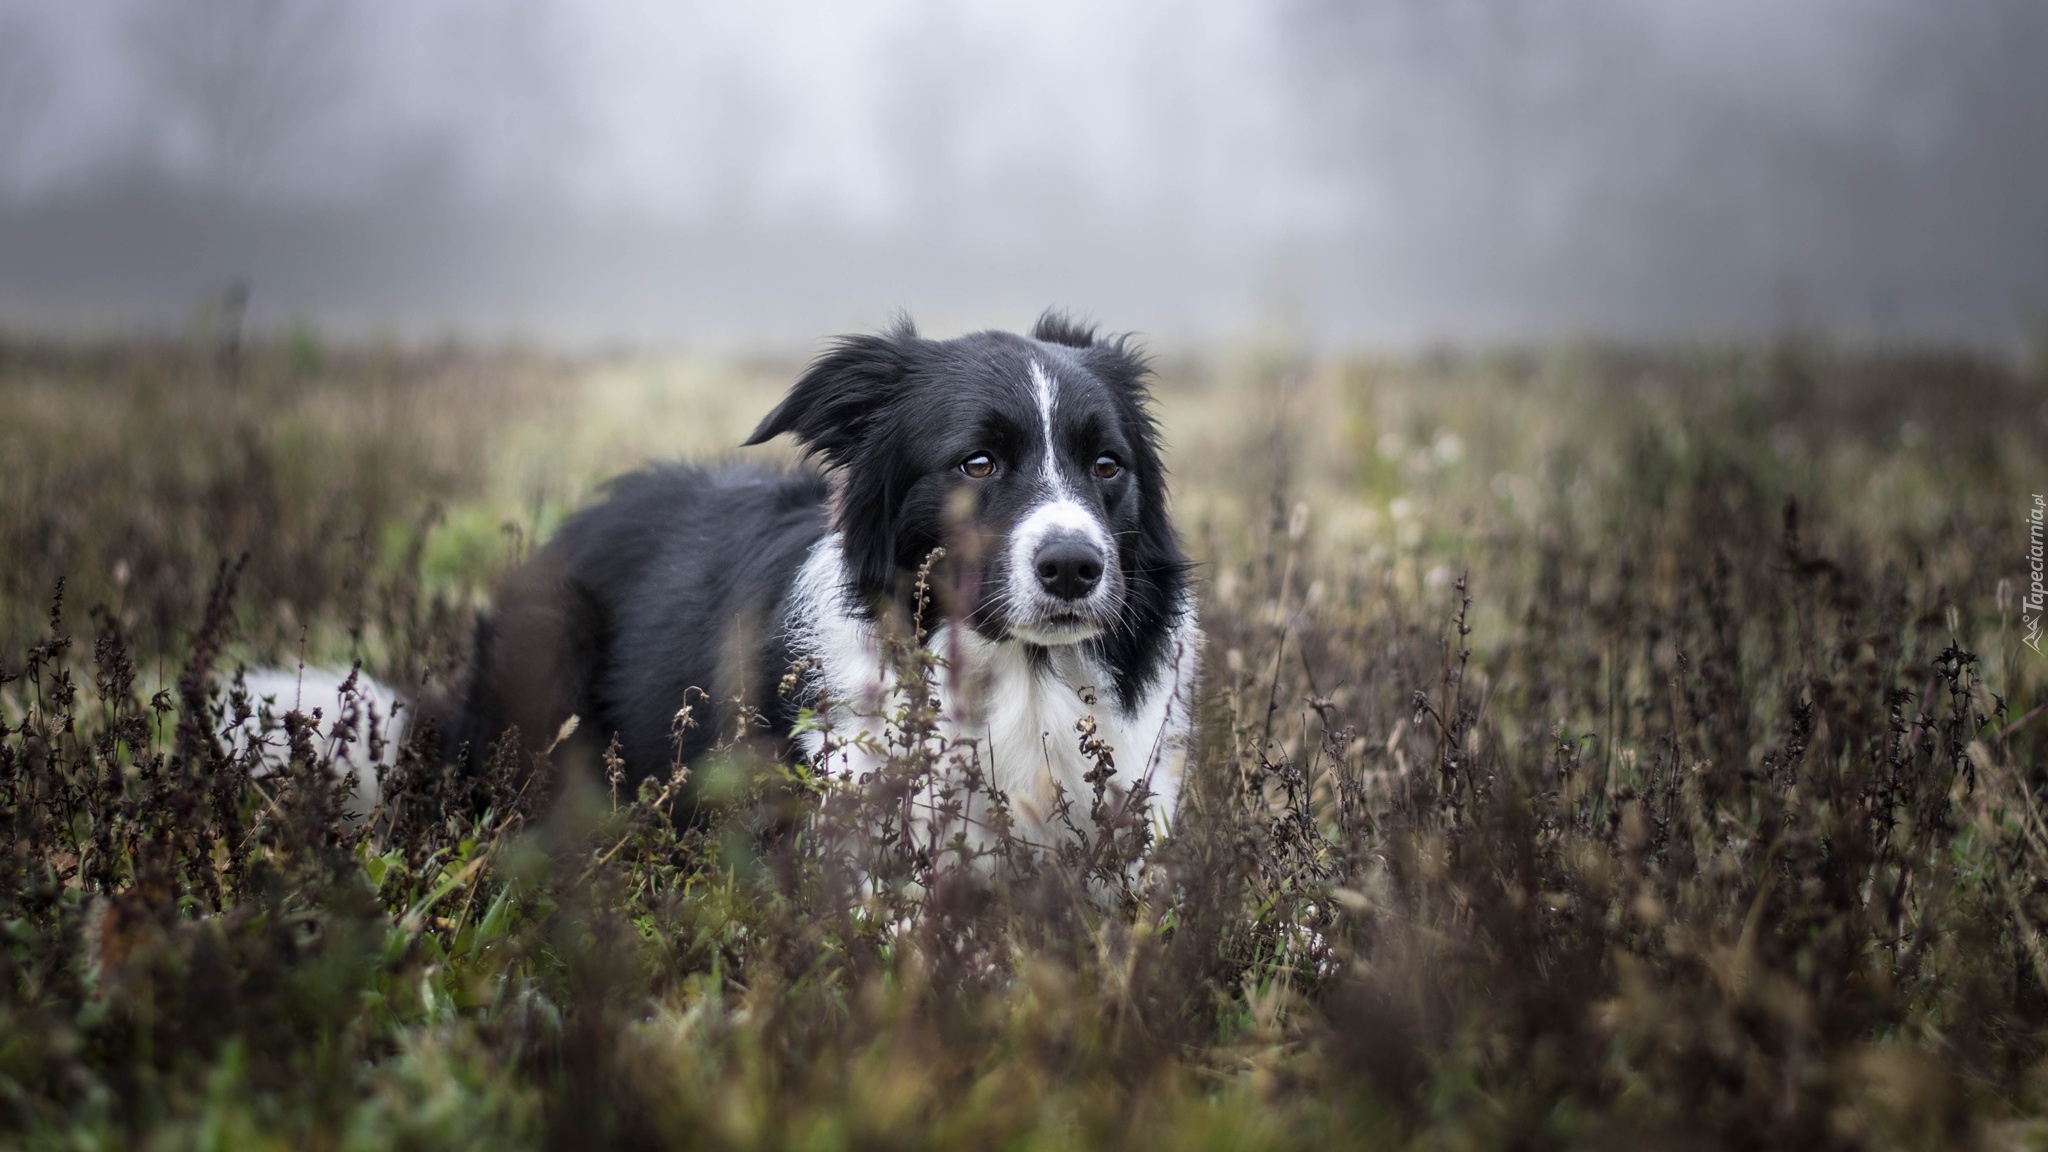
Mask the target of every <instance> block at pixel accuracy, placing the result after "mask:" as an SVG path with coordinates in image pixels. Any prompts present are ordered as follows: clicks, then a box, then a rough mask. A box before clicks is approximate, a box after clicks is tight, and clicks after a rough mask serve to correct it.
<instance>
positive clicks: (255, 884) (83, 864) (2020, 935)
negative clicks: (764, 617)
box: [0, 341, 2048, 1148]
mask: <svg viewBox="0 0 2048 1152" xmlns="http://www.w3.org/2000/svg"><path fill="white" fill-rule="evenodd" d="M316 351H318V354H309V351H308V348H307V347H306V346H304V345H303V344H295V345H290V346H284V345H280V346H278V347H261V346H259V347H254V348H251V349H248V350H246V351H245V352H243V353H241V354H240V355H238V356H235V357H233V358H231V359H230V358H224V357H223V356H221V355H220V354H219V353H218V352H216V351H210V350H207V351H198V350H194V349H191V348H188V347H184V346H181V345H174V344H163V345H149V346H143V345H111V346H103V347H75V346H54V345H40V344H35V343H21V342H17V343H12V344H5V345H0V676H6V677H8V678H9V681H8V682H7V683H5V684H0V723H4V724H5V725H6V726H7V727H6V728H5V730H4V731H0V825H4V828H5V847H4V848H0V977H4V983H0V1143H20V1144H23V1145H26V1146H46V1147H55V1146H60V1145H61V1146H66V1147H78V1146H107V1147H125V1146H132V1145H138V1144H145V1145H148V1146H152V1147H186V1146H192V1147H265V1146H292V1147H307V1146H313V1147H342V1146H346V1147H364V1148H369V1147H393V1146H403V1147H443V1146H471V1145H473V1146H478V1147H506V1146H522V1145H529V1144H531V1145H541V1144H546V1145H552V1146H560V1147H587V1146H599V1145H607V1144H617V1145H630V1146H642V1145H649V1146H652V1145H665V1144H673V1145H698V1144H701V1145H705V1146H716V1147H785V1146H794V1147H816V1148H840V1147H905V1146H931V1147H987V1146H994V1145H1001V1146H1006V1147H1031V1146H1045V1147H1069V1146H1077V1145H1094V1146H1103V1147H1217V1148H1224V1147H1275V1148H1279V1147H1323V1146H1328V1145H1331V1144H1340V1145H1360V1146H1385V1147H1410V1146H1413V1147H1446V1148H1448V1147H1458V1148H1466V1147H1563V1146H1600V1147H1605V1146H1612V1147H1727V1146H1744V1147H1779V1146H1790V1145H1800V1146H1806V1147H1922V1148H1947V1147H1965V1146H1973V1145H1974V1146H2012V1147H2032V1146H2044V1145H2048V1120H2044V1119H2043V1117H2044V1116H2048V1062H2044V1058H2048V944H2044V942H2043V940H2042V938H2041V932H2042V931H2043V929H2044V928H2048V823H2044V814H2043V812H2042V810H2041V808H2040V806H2039V803H2038V800H2037V797H2038V796H2039V794H2040V792H2041V790H2042V789H2043V787H2044V785H2048V764H2044V763H2043V757H2042V751H2043V749H2044V748H2048V735H2044V733H2048V720H2040V719H2036V718H2035V716H2036V714H2035V713H2034V711H2033V709H2034V708H2035V707H2036V706H2037V705H2038V704H2039V703H2040V702H2041V701H2042V699H2043V688H2044V684H2048V676H2044V666H2043V662H2042V657H2041V656H2040V655H2038V654H2037V653H2035V652H2034V651H2032V650H2031V649H2029V648H2028V647H2026V646H2025V645H2024V644H2023V642H2022V640H2023V636H2024V627H2025V624H2024V620H2023V615H2022V609H2023V603H2022V599H2023V597H2024V596H2025V594H2026V581H2027V579H2028V573H2027V557H2026V553H2027V549H2028V545H2029V541H2028V535H2027V523H2026V520H2025V517H2026V515H2027V513H2028V510H2029V509H2030V507H2031V506H2032V504H2031V501H2032V496H2033V493H2034V492H2035V491H2036V490H2037V489H2042V488H2044V487H2048V453H2044V452H2043V450H2042V448H2041V445H2042V443H2043V441H2044V437H2048V381H2044V380H2043V378H2042V377H2041V376H2040V375H2039V374H2038V373H2037V372H2034V371H2032V370H2029V369H2024V368H2020V367H2015V366H2012V365H2009V364H2005V363H2002V362H1995V361H1992V360H1987V359H1985V358H1982V357H1978V356H1973V355H1968V354H1962V353H1950V352H1943V351H1938V350H1928V351H1910V350H1908V351H1899V350H1894V351H1888V352H1884V353H1855V352H1847V351H1842V350H1838V349H1830V348H1827V347H1825V346H1821V345H1816V344H1807V343H1800V342H1796V341H1788V342H1785V343H1783V344H1780V345H1777V346H1774V347H1768V348H1748V349H1745V348H1709V347H1693V348H1656V349H1628V348H1601V347H1560V348H1553V349H1539V350H1524V351H1511V352H1499V353H1490V354H1469V355H1468V354H1458V353H1441V354H1436V355H1431V356H1423V357H1414V358H1404V359H1373V358H1353V359H1346V360H1341V361H1330V362H1325V361H1313V360H1309V359H1305V358H1302V357H1299V356H1296V355H1293V354H1290V353H1288V352H1287V351H1285V350H1282V349H1246V350H1243V351H1241V352H1238V353H1231V354H1216V355H1210V356H1201V357H1194V356H1174V355H1170V354H1169V355H1166V356H1163V357H1162V359H1161V360H1160V362H1159V369H1160V379H1159V382H1158V386H1157V393H1158V398H1159V414H1160V416H1161V419H1162V424H1163V427H1164V429H1165V433H1166V437H1167V440H1168V442H1169V456H1168V460H1169V466H1170V467H1171V469H1172V471H1173V476H1174V496H1175V503H1176V508H1177V515H1178V518H1179V522H1180V524H1181V527H1182V530H1183V532H1184V533H1185V534H1186V535H1187V537H1188V538H1189V541H1190V543H1191V545H1192V550H1193V552H1194V553H1195V555H1196V556H1197V557H1198V559H1199V560H1200V561H1201V563H1202V569H1201V583H1202V587H1203V591H1204V611H1205V622H1206V631H1207V633H1208V637H1209V639H1208V645H1209V652H1208V667H1209V673H1208V678H1207V683H1206V685H1205V693H1204V695H1205V704H1204V710H1205V715H1204V723H1203V737H1202V752H1201V755H1200V757H1199V762H1198V763H1197V764H1196V765H1195V767H1194V769H1193V771H1194V772H1195V781H1194V787H1192V789H1191V790H1190V794H1189V798H1188V803H1187V807H1186V808H1185V809H1184V811H1183V814H1182V819H1181V821H1180V823H1179V825H1178V826H1177V829H1176V833H1175V835H1174V837H1173V838H1172V839H1171V841H1169V842H1168V843H1167V844H1165V845H1163V846H1162V847H1161V848H1160V850H1159V851H1158V853H1157V856H1156V860H1157V865H1156V868H1155V869H1154V873H1153V876H1152V877H1151V881H1150V883H1149V884H1148V885H1147V886H1145V887H1144V888H1143V889H1142V890H1141V892H1140V893H1139V898H1137V899H1134V900H1131V901H1128V902H1126V903H1124V904H1123V905H1121V906H1119V907H1115V908H1107V907H1104V906H1102V905H1101V904H1100V903H1099V902H1096V901H1091V900H1090V899H1089V898H1087V897H1086V896H1085V894H1084V893H1083V889H1081V888H1079V887H1077V886H1076V884H1075V882H1074V877H1072V876H1061V875H1058V874H1057V871H1058V870H1057V869H1055V870H1054V874H1048V875H1039V876H1033V877H1029V878H1027V879H1026V880H1015V881H1008V882H998V881H991V882H988V883H980V882H974V881H966V880H963V881H962V882H961V884H960V885H958V886H957V887H958V888H959V889H960V890H959V891H954V890H953V889H952V888H948V889H946V890H945V891H935V892H934V893H932V894H931V896H930V898H929V899H930V906H929V907H928V908H926V910H925V911H924V912H923V913H922V916H921V919H920V920H919V921H918V922H917V923H916V925H915V926H914V927H911V928H907V929H905V928H899V927H891V925H892V924H896V923H898V921H896V920H894V919H892V918H891V917H890V916H889V915H886V914H878V911H877V908H878V903H877V902H878V901H879V903H880V907H881V912H883V913H887V912H889V911H891V910H893V909H895V908H896V905H894V904H891V903H890V901H892V900H899V899H903V898H904V897H903V896H902V893H900V892H899V893H895V894H893V895H890V894H884V895H882V896H879V897H878V896H876V895H874V894H872V893H868V894H863V893H862V892H861V891H859V890H858V886H853V887H851V888H849V887H848V886H847V885H844V884H837V885H835V884H834V883H832V882H831V878H830V876H829V874H828V873H829V868H827V867H826V865H825V863H824V862H822V858H821V857H820V856H819V855H818V854H817V851H816V850H815V848H814V847H811V846H810V842H809V841H807V840H806V839H805V837H803V836H794V837H793V836H792V834H791V833H789V831H788V828H789V823H788V821H787V819H786V815H787V813H786V812H780V813H779V814H778V812H779V809H778V806H779V805H786V804H787V803H788V798H787V796H786V794H784V793H783V792H779V791H777V789H776V788H775V787H773V786H772V781H771V778H773V777H775V776H776V775H777V771H776V769H775V768H774V766H772V765H766V764H761V763H758V762H755V761H750V760H748V759H747V758H746V757H745V756H744V755H742V751H743V750H739V749H736V750H735V752H734V754H733V756H732V758H731V761H730V765H728V767H729V768H730V770H732V771H739V772H741V773H742V775H743V776H744V777H745V780H744V781H743V782H742V783H741V784H740V785H738V786H737V787H736V788H735V789H734V790H735V791H736V792H737V793H738V794H739V796H740V798H739V799H737V800H734V801H733V802H732V803H730V804H729V805H727V806H726V808H724V809H722V810H721V812H720V813H719V814H717V815H716V816H714V817H712V818H711V819H710V820H708V821H706V822H704V823H703V824H700V825H698V826H695V827H689V828H683V829H675V828H672V827H670V826H669V825H668V823H667V822H666V820H665V819H663V818H662V817H661V815H660V813H659V809H658V808H657V807H655V806H651V805H649V804H647V803H644V802H636V800H635V798H634V797H631V796H624V797H620V796H616V795H614V796H609V797H607V796H605V795H603V790H602V787H601V785H600V786H597V787H585V788H582V789H577V788H574V787H571V788H568V789H567V790H566V792H565V798H564V799H563V800H562V801H561V803H560V804H559V805H539V804H536V803H535V802H534V801H533V799H532V796H533V793H529V792H525V791H521V790H519V789H517V788H516V786H515V784H516V782H514V781H511V780H507V781H504V782H493V783H492V784H491V785H490V787H493V788H496V787H499V785H500V783H502V785H503V787H502V789H501V790H500V791H497V792H491V793H489V794H488V795H487V796H485V799H486V800H487V801H491V803H490V804H489V808H490V811H489V814H488V815H486V816H482V817H479V816H477V815H476V814H475V811H473V810H472V809H471V808H470V806H469V805H468V804H467V803H466V802H464V801H465V800H467V799H471V798H473V797H474V792H473V791H471V792H465V791H464V790H463V789H464V788H465V787H467V786H465V785H462V784H460V783H459V782H455V781H452V780H451V779H449V778H446V777H444V776H442V775H440V774H439V772H438V766H435V765H430V764H411V765H410V766H408V768H407V769H406V774H405V775H404V779H403V780H402V781H400V782H399V783H398V784H397V785H396V786H394V788H393V795H394V796H395V797H396V798H397V799H396V800H394V802H393V808H394V809H395V810H388V811H386V812H385V813H384V814H383V816H382V817H381V818H380V819H379V820H375V821H372V822H371V824H370V825H369V826H368V827H367V828H364V829H352V828H350V827H348V826H347V825H346V824H345V822H343V821H341V820H340V819H339V818H338V816H337V812H336V807H335V804H334V797H333V795H332V789H331V787H327V786H325V785H323V783H322V777H321V774H320V770H321V767H322V764H323V761H324V759H325V757H326V756H327V755H328V749H327V747H326V746H325V745H323V744H322V743H321V742H320V741H319V740H317V739H313V738H311V736H312V735H318V734H317V733H315V734H310V735H309V734H307V733H306V730H305V729H304V728H303V727H292V725H296V724H298V723H299V722H298V721H296V720H294V721H290V722H289V723H288V725H287V727H288V728H290V730H291V732H292V734H293V736H294V738H295V739H298V738H300V737H305V738H303V739H300V742H299V745H298V749H297V752H296V753H295V756H294V768H293V771H292V772H291V773H289V774H288V775H287V776H285V777H282V778H272V779H270V780H268V781H264V780H252V779H250V778H249V774H248V771H247V769H248V765H247V764H246V763H242V762H239V761H236V760H235V758H234V756H233V753H232V750H224V749H221V748H219V747H208V746H207V744H208V741H207V740H206V739H204V734H205V733H206V732H208V731H210V730H211V729H212V728H213V727H215V725H216V721H217V713H219V712H222V711H231V710H232V709H233V708H234V707H236V702H235V701H233V700H232V699H231V698H229V697H227V696H224V695H223V694H222V693H220V692H219V691H218V690H214V689H212V688H210V687H209V685H210V684H211V683H212V678H211V676H209V675H200V674H199V673H205V672H207V670H208V669H209V668H211V669H213V670H214V671H216V672H218V673H221V674H225V673H226V672H227V671H228V670H229V669H231V668H232V666H233V664H234V663H235V662H236V661H238V660H239V661H246V662H248V663H250V664H255V663H278V662H282V663H286V664H289V663H291V662H293V661H296V660H299V659H304V660H306V661H307V662H308V663H309V664H312V663H321V664H330V665H341V666H346V665H347V664H348V663H349V662H350V661H352V660H360V661H362V663H363V666H364V668H365V670H366V671H367V672H370V673H372V674H375V675H377V676H379V677H380V678H382V679H385V680H387V681H388V682H391V683H394V684H399V685H402V686H405V687H407V688H419V687H421V686H424V685H429V684H433V683H437V682H445V681H446V680H447V679H448V678H450V677H453V676H455V675H456V674H458V673H459V670H460V665H461V661H462V660H463V659H464V657H465V649H464V645H465V643H466V639H467V631H468V627H469V623H470V620H471V618H472V614H473V612H474V610H475V609H476V608H477V607H478V606H480V605H482V604H484V603H485V602H486V600H487V597H488V594H489V589H490V587H491V584H492V581H493V580H494V578H495V576H496V574H497V573H498V572H499V571H500V570H501V569H502V568H503V566H504V565H505V564H506V563H508V562H509V561H510V560H511V559H513V558H514V557H516V556H517V555H518V554H519V553H520V551H521V550H522V549H523V548H525V547H527V546H528V545H529V544H530V542H532V541H533V540H535V539H538V538H541V537H543V536H544V535H545V533H546V532H547V531H548V530H549V529H550V528H551V527H552V525H553V524H555V523H556V522H557V521H558V520H559V518H560V516H561V515H562V514H564V513H565V512H566V511H568V510H571V509H573V508H575V507H577V506H578V505H579V504H581V503H582V502H584V501H586V500H587V499H589V498H590V497H591V495H592V494H593V492H594V491H595V488H596V486H597V485H598V484H599V483H601V482H602V481H603V480H604V479H605V478H606V477H608V476H610V475H613V474H616V473H617V472H619V471H622V470H625V469H628V468H630V467H633V466H634V465H636V464H638V463H640V462H642V461H645V460H649V459H655V458H660V457H664V456H671V455H677V454H687V455H692V456H698V457H703V456H715V455H720V454H724V453H728V452H731V451H733V449H732V447H731V446H732V445H735V444H737V443H738V441H739V440H741V439H742V438H744V436H745V434H746V433H747V431H748V430H750V429H751V427H752V425H753V423H754V421H755V420H756V419H757V418H758V416H759V414H760V413H761V412H763V411H765V410H766V408H767V407H768V406H769V405H770V404H771V403H772V402H773V400H774V399H775V397H776V395H777V394H778V392H779V390H780V389H781V387H782V386H783V385H784V384H785V383H786V382H787V381H788V380H789V379H790V378H791V376H792V375H793V373H794V371H795V369H796V367H797V361H796V360H795V359H788V360H776V359H764V360H761V361H759V362H738V361H712V360H687V359H686V360H672V361H659V362H647V361H639V360H631V359H618V360H586V361H572V360H562V359H555V358H550V357H545V356H540V355H534V354H514V353H501V354H479V353H454V352H442V353H412V354H400V353H396V352H377V351H372V350H316ZM755 451H765V452H774V451H780V449H767V450H755ZM244 556H246V560H245V561H241V562H240V563H239V564H238V563H237V561H238V560H239V558H241V557H244ZM224 561H226V562H227V567H226V568H225V569H224V568H223V567H222V564H223V562H224ZM59 578H62V579H64V580H65V581H66V583H65V588H64V597H63V614H62V617H61V619H60V620H58V621H56V622H54V623H53V621H52V618H51V612H50V605H51V592H52V589H53V587H54V586H55V584H56V581H57V580H58V579H59ZM230 584H231V585H232V586H233V594H232V596H231V597H230V596H227V595H225V592H226V589H227V588H228V586H229V585H230ZM214 589H220V590H221V591H222V593H223V594H222V595H219V596H212V595H210V593H211V592H212V590H214ZM1468 598H1469V602H1468ZM209 603H213V604H215V605H216V606H217V608H216V610H215V611H213V612H212V613H211V614H210V615H209V613H208V611H207V609H208V605H209ZM72 635H75V636H76V637H77V639H76V642H74V643H70V644H68V645H67V644H64V643H62V642H61V638H62V637H68V636H72ZM216 649H218V650H219V651H220V652H221V653H222V655H220V656H219V657H218V659H216V657H215V656H214V652H215V650H216ZM188 671H191V672H192V673H193V674H191V675H187V673H188ZM286 703H288V702H286ZM328 719H329V720H330V721H331V719H332V718H328ZM747 781H751V782H747ZM478 787H483V786H481V785H479V786H478ZM778 828H779V829H781V831H780V832H777V831H775V829H778ZM1027 880H1028V882H1027Z"/></svg>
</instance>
